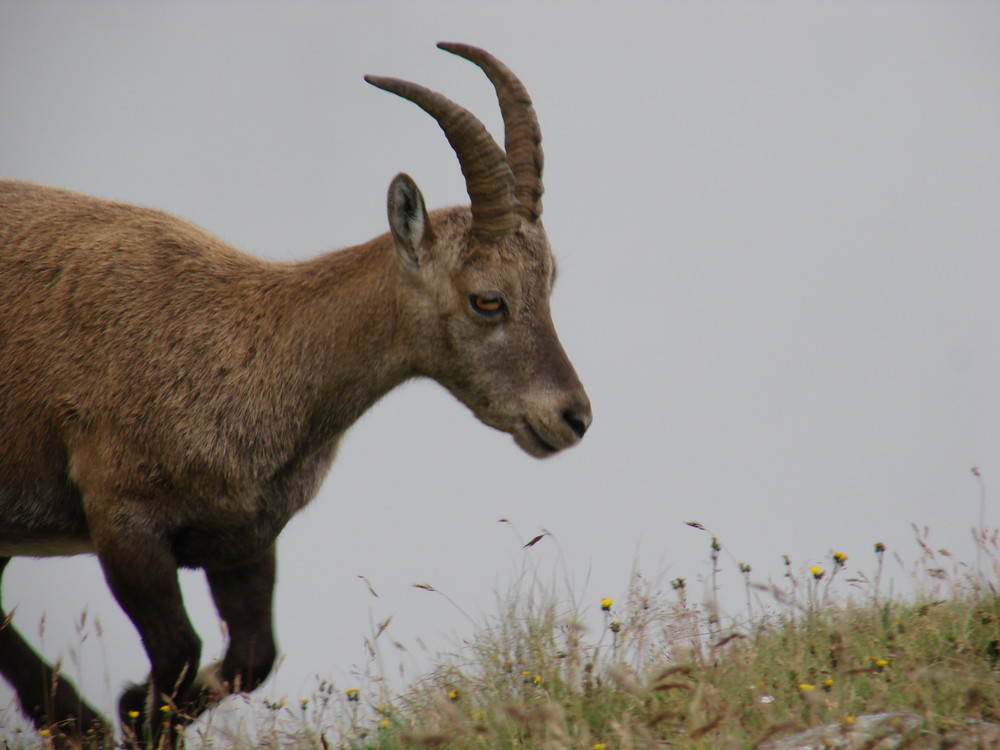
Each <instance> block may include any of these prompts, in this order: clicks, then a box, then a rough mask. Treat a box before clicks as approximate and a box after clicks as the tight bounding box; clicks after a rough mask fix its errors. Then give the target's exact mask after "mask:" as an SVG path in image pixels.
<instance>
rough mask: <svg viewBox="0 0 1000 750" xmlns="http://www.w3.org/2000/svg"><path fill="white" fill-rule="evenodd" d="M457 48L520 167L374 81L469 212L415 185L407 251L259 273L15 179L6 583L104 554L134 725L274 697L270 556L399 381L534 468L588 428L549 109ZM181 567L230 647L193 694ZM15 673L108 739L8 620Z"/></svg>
mask: <svg viewBox="0 0 1000 750" xmlns="http://www.w3.org/2000/svg"><path fill="white" fill-rule="evenodd" d="M441 46H442V48H444V49H446V50H448V51H450V52H453V53H455V54H457V55H460V56H462V57H465V58H467V59H469V60H471V61H473V62H474V63H476V64H477V65H478V66H479V67H480V68H482V69H483V70H484V71H485V72H486V74H487V75H488V76H489V78H490V80H491V81H492V82H493V84H494V86H495V88H496V90H497V95H498V99H499V101H500V106H501V110H502V113H503V117H504V123H505V130H506V137H505V140H506V152H505V151H504V150H503V149H501V148H500V147H499V146H498V145H497V144H496V143H495V142H494V141H493V140H492V138H491V137H490V136H489V135H488V134H487V132H486V130H485V128H484V127H483V125H482V124H481V123H480V122H479V121H478V120H477V119H476V118H475V117H473V116H472V115H471V114H470V113H469V112H467V111H466V110H464V109H462V108H461V107H459V106H458V105H456V104H454V103H453V102H451V101H449V100H448V99H446V98H444V97H443V96H441V95H440V94H437V93H434V92H432V91H429V90H427V89H425V88H422V87H420V86H417V85H415V84H412V83H406V82H403V81H398V80H395V79H386V78H369V79H368V80H369V81H370V82H371V83H373V84H375V85H376V86H379V87H381V88H384V89H387V90H389V91H392V92H394V93H396V94H399V95H400V96H403V97H405V98H407V99H410V100H411V101H413V102H415V103H416V104H418V105H419V106H420V107H422V108H423V109H424V110H426V111H427V112H428V113H430V114H431V115H432V116H433V117H434V118H435V119H436V120H437V122H438V123H439V124H440V125H441V127H442V129H443V130H444V132H445V135H446V136H447V138H448V140H449V141H450V142H451V144H452V146H453V148H454V150H455V152H456V153H457V155H458V158H459V163H460V165H461V168H462V171H463V173H464V174H465V177H466V183H467V187H468V192H469V197H470V199H471V207H469V208H463V207H456V208H448V209H442V210H438V211H433V212H430V213H428V211H427V209H426V207H425V204H424V199H423V196H422V195H421V194H420V191H419V189H418V188H417V186H416V185H415V184H414V182H413V180H411V179H410V178H409V177H407V176H406V175H399V176H397V177H396V178H395V179H394V180H393V181H392V184H391V185H390V188H389V195H388V214H389V226H390V229H391V232H390V233H388V234H385V235H382V236H380V237H377V238H375V239H373V240H371V241H370V242H368V243H365V244H363V245H358V246H355V247H351V248H347V249H344V250H340V251H338V252H334V253H330V254H328V255H325V256H322V257H320V258H316V259H314V260H311V261H306V262H302V263H284V264H273V263H265V262H263V261H261V260H258V259H256V258H253V257H250V256H247V255H244V254H242V253H240V252H239V251H237V250H235V249H233V248H231V247H229V246H228V245H226V244H224V243H222V242H221V241H219V240H218V239H216V238H215V237H213V236H212V235H210V234H208V233H206V232H204V231H203V230H201V229H199V228H197V227H195V226H192V225H191V224H188V223H187V222H184V221H181V220H179V219H176V218H174V217H171V216H168V215H166V214H163V213H160V212H158V211H153V210H150V209H144V208H139V207H136V206H130V205H125V204H119V203H111V202H108V201H103V200H100V199H97V198H92V197H89V196H85V195H81V194H78V193H72V192H69V191H65V190H58V189H54V188H46V187H42V186H38V185H33V184H29V183H23V182H11V181H4V182H0V394H2V398H0V571H2V569H3V567H4V566H5V565H6V563H7V562H8V561H9V558H10V556H13V555H63V554H77V553H86V552H92V553H96V554H97V555H98V558H99V560H100V562H101V565H102V567H103V570H104V573H105V576H106V578H107V581H108V584H109V586H110V588H111V590H112V592H113V593H114V595H115V597H116V598H117V600H118V602H119V603H120V604H121V606H122V608H123V609H124V610H125V612H126V613H127V614H128V616H129V617H130V618H131V619H132V621H133V622H134V623H135V625H136V628H137V629H138V630H139V632H140V634H141V636H142V641H143V645H144V646H145V648H146V651H147V654H148V656H149V659H150V663H151V665H152V670H151V675H150V681H149V682H148V683H146V684H145V685H139V686H135V687H133V688H131V689H129V690H128V691H126V693H125V695H124V696H123V698H122V701H121V706H120V708H121V711H122V714H123V715H124V716H129V715H130V714H133V713H134V712H139V713H140V714H141V715H142V716H143V717H144V718H143V721H152V720H153V719H154V718H156V717H153V716H152V714H153V713H154V712H152V711H151V708H152V707H157V708H158V707H159V706H161V705H163V704H164V703H166V704H168V705H172V706H174V707H176V709H177V711H178V716H186V717H190V716H196V715H197V714H198V713H199V712H200V711H202V710H204V709H205V708H206V707H208V706H210V705H211V704H212V702H213V701H215V700H217V699H218V698H219V697H220V696H221V695H223V694H224V693H225V692H227V691H231V690H250V689H253V688H254V687H255V686H256V685H257V684H259V683H260V681H261V680H263V679H264V677H266V676H267V674H268V673H269V671H270V670H271V667H272V664H273V661H274V658H275V654H276V646H275V642H274V636H273V633H272V625H271V601H272V591H273V585H274V574H275V560H274V541H275V538H276V537H277V535H278V533H279V532H280V531H281V529H282V528H283V527H284V525H285V523H286V522H287V521H288V519H289V518H291V516H292V515H293V514H294V513H295V512H297V511H298V510H299V509H300V508H302V507H303V506H304V505H305V504H306V503H307V502H308V501H309V500H310V499H311V498H312V497H313V495H314V494H315V493H316V490H317V489H318V487H319V484H320V482H321V480H322V478H323V476H324V475H325V473H326V471H327V469H328V468H329V466H330V464H331V462H332V460H333V456H334V453H335V451H336V447H337V443H338V441H339V440H340V437H341V436H342V435H343V433H344V431H345V430H347V429H348V428H349V427H350V426H351V425H352V424H353V423H354V422H355V421H356V420H357V419H358V417H360V416H361V414H363V413H364V412H365V410H367V409H368V408H369V407H370V406H371V405H372V404H374V403H375V402H376V401H377V400H378V399H379V398H380V397H381V396H383V395H384V394H385V393H386V392H388V391H389V390H391V389H392V388H394V387H395V386H396V385H398V384H399V383H401V382H403V381H405V380H407V379H409V378H413V377H420V376H425V377H430V378H434V379H435V380H437V381H438V382H440V383H441V384H443V385H444V386H445V387H446V388H448V389H449V390H450V391H451V392H452V393H453V394H455V396H456V397H457V398H459V399H460V400H461V401H462V402H463V403H464V404H466V405H467V406H468V407H469V408H470V409H472V411H473V412H474V413H475V414H476V416H477V417H479V419H481V420H482V421H483V422H485V423H486V424H488V425H490V426H492V427H495V428H497V429H500V430H504V431H506V432H509V433H510V434H511V435H513V437H514V439H515V441H516V442H517V444H518V445H519V446H521V447H522V448H523V449H524V450H525V451H527V452H528V453H530V454H531V455H533V456H538V457H543V456H548V455H550V454H552V453H554V452H556V451H559V450H561V449H563V448H566V447H568V446H570V445H573V444H574V443H576V442H578V441H579V440H580V438H582V437H583V434H584V433H585V432H586V430H587V428H588V426H589V425H590V420H591V414H590V403H589V401H588V400H587V396H586V393H585V392H584V390H583V387H582V386H581V385H580V382H579V380H578V378H577V376H576V373H575V372H574V371H573V367H572V365H570V363H569V360H568V359H567V357H566V354H565V352H564V351H563V349H562V346H561V345H560V343H559V339H558V337H557V336H556V332H555V329H554V328H553V325H552V320H551V317H550V313H549V296H550V293H551V290H552V284H553V281H554V278H555V264H554V262H553V259H552V254H551V251H550V249H549V246H548V242H547V240H546V237H545V232H544V230H543V228H542V225H541V221H540V214H541V195H542V181H541V169H542V152H541V149H540V146H539V143H540V135H539V130H538V123H537V120H536V118H535V114H534V110H533V108H532V106H531V100H530V98H529V97H528V94H527V92H526V91H525V89H524V87H523V85H522V84H521V82H520V81H519V80H518V79H517V78H516V77H515V76H514V75H513V74H512V73H511V72H510V71H509V70H508V69H507V68H506V67H505V66H504V65H503V64H502V63H500V62H499V61H498V60H496V59H495V58H494V57H492V56H491V55H489V54H488V53H486V52H484V51H482V50H479V49H476V48H474V47H469V46H465V45H458V44H442V45H441ZM178 567H199V568H203V569H204V570H205V572H206V575H207V577H208V582H209V585H210V588H211V591H212V595H213V598H214V600H215V603H216V606H217V608H218V611H219V615H220V617H221V618H222V619H223V620H225V621H226V622H227V624H228V629H229V635H230V643H229V645H228V649H227V652H226V656H225V658H224V659H223V661H222V662H221V663H219V664H216V665H212V666H211V667H210V668H209V671H208V673H207V674H203V675H201V676H197V677H196V675H197V672H198V661H199V658H200V650H201V642H200V640H199V638H198V636H197V634H196V633H195V632H194V629H193V628H192V627H191V624H190V622H189V621H188V618H187V615H186V613H185V611H184V606H183V602H182V600H181V592H180V588H179V586H178V583H177V569H178ZM2 619H3V614H2V612H0V620H2ZM0 672H2V673H3V675H4V676H5V677H6V678H7V680H8V681H9V682H10V683H11V684H12V685H13V686H14V688H15V689H16V691H17V694H18V698H19V701H20V704H21V706H22V708H23V709H24V710H25V712H26V713H27V714H29V715H30V716H31V717H32V718H33V720H34V721H35V723H36V725H37V726H39V727H49V726H52V727H55V728H56V730H58V731H59V732H62V733H66V734H72V733H73V732H80V731H83V730H84V729H85V728H86V727H87V726H89V725H94V726H96V727H99V728H100V727H106V725H104V723H103V719H102V718H101V717H100V716H99V714H98V712H96V711H94V710H93V709H92V708H90V707H89V706H87V704H86V703H84V702H83V701H82V700H81V698H80V697H79V695H78V694H77V692H76V690H75V689H74V688H73V687H72V685H71V684H70V683H69V682H68V681H67V680H65V679H63V678H62V677H61V676H57V675H55V674H54V672H53V671H52V669H51V668H50V667H49V666H47V665H46V664H45V663H44V662H43V661H42V660H41V659H40V658H39V657H38V656H37V654H35V653H34V651H32V649H31V648H30V647H29V646H28V644H27V643H26V642H25V641H24V640H23V639H22V638H21V637H20V636H19V635H18V634H17V632H16V631H15V630H14V629H13V628H12V627H10V625H9V624H8V625H7V626H6V627H0ZM129 723H134V722H129ZM152 723H153V724H154V725H155V726H156V727H158V726H159V725H160V721H159V720H157V721H152Z"/></svg>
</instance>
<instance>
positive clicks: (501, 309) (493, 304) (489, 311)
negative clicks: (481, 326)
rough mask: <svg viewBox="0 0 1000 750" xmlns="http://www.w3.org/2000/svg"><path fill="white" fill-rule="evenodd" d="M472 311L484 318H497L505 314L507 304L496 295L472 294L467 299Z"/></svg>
mask: <svg viewBox="0 0 1000 750" xmlns="http://www.w3.org/2000/svg"><path fill="white" fill-rule="evenodd" d="M469 303H470V304H471V305H472V309H473V310H475V311H476V312H477V313H479V314H480V315H485V316H486V317H488V318H490V317H497V316H500V315H503V314H504V313H506V312H507V303H506V302H504V299H503V297H501V296H499V295H496V294H473V295H472V296H471V297H469Z"/></svg>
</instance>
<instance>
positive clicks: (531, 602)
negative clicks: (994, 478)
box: [19, 523, 1000, 750]
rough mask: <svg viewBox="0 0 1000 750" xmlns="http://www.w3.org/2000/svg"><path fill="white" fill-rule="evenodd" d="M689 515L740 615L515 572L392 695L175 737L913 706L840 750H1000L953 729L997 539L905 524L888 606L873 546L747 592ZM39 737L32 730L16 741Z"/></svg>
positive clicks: (685, 598)
mask: <svg viewBox="0 0 1000 750" xmlns="http://www.w3.org/2000/svg"><path fill="white" fill-rule="evenodd" d="M691 525H692V526H693V527H694V528H695V529H696V530H697V531H698V533H704V534H705V535H706V539H707V540H708V539H710V541H709V542H708V545H707V547H708V549H707V551H708V559H709V566H710V570H709V574H708V575H707V576H706V578H705V580H706V582H707V583H708V584H709V585H710V590H711V591H717V588H716V585H715V584H716V580H717V574H718V573H719V572H721V569H722V567H723V566H724V565H725V566H729V567H731V568H734V569H735V570H738V571H739V572H740V574H741V576H742V580H743V583H744V589H743V590H742V591H740V592H739V598H743V597H744V595H745V611H743V612H742V613H740V615H739V616H738V617H737V618H736V619H734V620H724V619H723V618H721V617H720V616H719V614H718V612H719V607H718V605H717V603H716V602H715V601H712V600H710V601H708V602H700V601H699V602H693V601H691V600H690V597H689V586H688V584H687V582H686V581H684V580H683V579H680V578H677V579H674V580H673V581H669V582H667V581H664V582H662V584H661V583H658V582H656V581H651V580H648V579H646V578H645V577H644V576H642V575H641V574H639V573H636V574H635V575H634V577H633V579H632V581H631V585H630V587H629V589H628V591H627V593H626V595H625V596H623V597H621V599H620V600H619V601H614V600H612V599H610V598H609V599H602V600H597V601H593V602H587V603H579V602H575V601H574V599H575V597H574V592H572V591H569V590H566V587H561V586H559V585H557V584H545V583H542V582H540V581H539V579H538V577H537V576H536V575H535V571H533V570H531V569H530V568H528V569H526V570H525V571H524V573H523V575H521V576H520V577H519V579H518V580H517V581H516V582H515V583H514V584H513V586H512V588H511V590H510V591H509V592H507V593H506V594H505V595H503V596H502V597H501V598H500V600H499V602H498V606H497V611H496V613H495V614H494V615H493V616H492V617H490V618H489V619H488V620H487V621H486V622H485V623H484V624H483V625H482V626H481V627H479V628H478V629H477V630H476V632H475V633H474V634H473V635H472V637H471V638H470V639H469V640H467V641H465V642H464V643H462V644H461V645H460V647H459V648H458V650H457V652H456V653H455V654H452V655H450V656H442V657H440V659H439V660H438V663H437V665H436V666H435V667H434V668H433V669H432V670H431V671H430V673H428V674H426V675H424V676H422V677H420V678H419V679H417V680H415V681H412V682H411V683H410V684H409V685H407V686H406V687H405V688H403V690H402V691H401V692H400V691H399V690H398V689H395V688H392V687H389V684H388V683H387V682H386V681H384V680H382V679H381V678H380V677H378V676H373V677H371V678H369V679H367V681H362V682H361V683H360V684H359V686H356V687H355V686H351V687H348V688H347V689H346V690H345V689H344V688H343V686H334V685H332V684H330V683H325V682H324V683H322V684H321V685H320V686H319V688H318V689H317V690H316V692H315V694H314V695H312V696H310V697H309V698H307V699H302V700H299V701H291V702H286V701H280V702H268V701H266V700H264V701H261V700H259V699H251V698H247V697H245V696H243V697H238V698H235V699H233V700H235V701H243V702H244V703H245V704H246V706H247V709H246V710H245V711H242V712H241V718H240V719H239V721H236V722H229V723H228V724H227V721H226V719H225V717H224V714H223V713H221V712H213V713H211V714H209V715H207V716H206V717H205V720H204V721H202V722H199V723H197V724H195V725H193V726H191V727H189V728H188V731H187V736H186V742H185V743H184V744H185V745H186V747H187V748H188V749H189V750H194V749H195V748H199V749H200V748H206V749H207V748H220V749H221V748H241V749H243V748H246V749H247V750H249V748H274V749H277V748H289V750H305V749H307V748H308V749H310V750H312V749H315V748H321V749H323V750H331V749H332V748H338V749H343V750H348V749H350V750H362V749H371V750H396V749H400V750H402V749H403V748H407V749H409V748H416V749H419V748H455V749H456V750H459V749H461V750H466V749H468V750H478V749H482V750H505V749H507V748H510V749H514V748H518V749H524V750H527V749H530V748H538V749H539V750H563V749H565V750H569V749H571V748H572V749H573V750H632V749H635V750H639V749H645V748H658V747H676V748H749V747H758V746H763V745H766V744H767V743H770V742H772V741H774V740H775V739H776V738H779V737H784V736H788V735H791V734H794V733H796V732H798V731H801V730H804V729H808V728H811V727H817V726H819V725H834V726H835V727H839V728H840V729H842V730H843V732H844V733H847V732H849V731H852V730H855V731H861V728H862V727H864V726H867V722H868V719H867V718H865V717H870V715H872V714H881V713H884V712H891V711H898V710H905V711H907V712H910V714H911V715H910V716H908V721H909V723H907V724H906V725H905V726H899V727H898V729H899V734H900V737H901V740H900V741H899V742H897V743H895V744H892V745H876V744H875V742H867V743H865V742H862V743H860V744H857V745H852V747H871V748H874V747H876V746H877V747H879V748H882V747H887V746H892V747H908V748H916V747H921V748H922V747H995V746H997V745H1000V739H996V740H990V741H989V744H987V743H984V742H982V741H978V744H977V741H976V740H974V739H970V738H971V737H972V734H971V730H970V726H972V725H970V724H969V723H968V722H969V720H979V721H983V722H993V723H997V724H1000V595H998V594H1000V592H998V584H1000V545H998V538H997V536H998V535H997V532H993V533H992V534H987V533H985V532H981V533H980V535H979V538H978V542H979V551H978V554H977V560H976V562H975V564H974V565H969V564H964V563H961V562H957V561H955V560H954V558H952V557H951V556H950V555H949V553H948V552H947V551H946V550H934V549H932V548H931V546H930V545H929V543H928V542H927V536H926V532H924V533H920V532H919V530H917V541H918V543H919V544H920V546H921V548H922V550H923V554H922V557H921V558H920V559H919V560H918V561H917V563H916V565H915V566H914V567H913V569H912V573H911V575H912V577H913V581H912V582H913V586H912V587H911V589H912V592H915V593H911V594H910V595H909V597H908V598H891V597H889V596H887V595H886V593H885V592H884V591H883V590H882V589H883V581H882V579H883V567H884V564H885V557H886V555H887V551H886V550H885V548H884V547H883V546H882V545H881V544H878V543H876V544H875V545H874V549H873V553H872V554H873V557H872V559H871V561H870V563H871V568H872V571H871V573H870V574H869V575H865V574H861V573H855V574H853V577H850V576H849V575H848V572H847V571H848V570H849V569H854V568H855V565H854V562H855V561H851V565H850V567H849V566H848V561H847V558H846V556H844V555H842V554H840V553H836V552H835V553H833V554H832V555H831V556H830V559H829V561H828V563H827V564H826V565H819V566H813V567H809V568H797V567H796V566H795V565H794V564H793V563H792V561H791V560H788V559H787V558H786V560H785V575H784V577H783V579H782V581H781V583H780V585H770V586H756V585H754V584H752V582H751V581H752V571H751V570H750V567H749V566H748V565H745V564H743V563H740V562H737V561H736V560H732V559H730V560H723V558H724V556H725V549H724V548H723V546H722V545H721V544H720V543H719V541H718V540H717V539H716V538H715V537H712V536H711V535H710V534H709V532H708V531H707V530H706V529H704V528H703V527H701V526H700V525H699V524H694V523H692V524H691ZM546 541H547V540H545V539H544V538H542V537H539V538H536V539H534V540H532V541H531V542H529V543H528V544H527V545H525V546H526V547H528V546H531V545H532V544H534V543H538V542H543V543H544V542H546ZM422 587H423V588H426V589H428V590H429V591H431V592H434V589H433V588H432V587H430V586H426V585H425V586H422ZM438 593H439V592H438ZM584 622H586V623H587V627H585V626H584ZM598 622H599V626H597V627H595V625H596V624H597V623H598ZM387 626H388V621H386V622H384V623H382V624H380V625H376V626H375V632H374V633H373V634H372V637H371V638H370V639H369V647H370V649H371V654H372V657H373V663H375V664H377V663H378V662H379V658H378V657H379V649H380V648H381V647H380V645H379V644H380V643H381V642H382V641H384V640H385V638H382V639H381V640H380V636H381V635H382V634H383V631H385V629H386V627H387ZM220 716H221V717H222V718H220ZM893 721H895V719H893ZM894 726H895V725H894ZM840 729H838V730H837V731H840ZM990 729H991V731H992V727H991V728H990ZM997 732H998V733H1000V727H997ZM845 736H846V734H845ZM963 737H965V738H966V739H965V740H964V741H965V742H966V743H967V744H961V743H962V742H963V739H962V738H963ZM942 738H943V739H942ZM997 738H1000V734H998V735H997ZM994 742H996V743H997V744H993V743H994ZM956 743H958V744H956ZM51 744H52V738H51V737H50V736H46V735H45V734H44V733H43V735H42V737H41V738H40V741H38V740H35V739H26V740H25V743H24V744H23V745H20V746H19V747H23V748H34V747H46V748H47V747H50V746H51ZM837 747H840V745H837Z"/></svg>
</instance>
